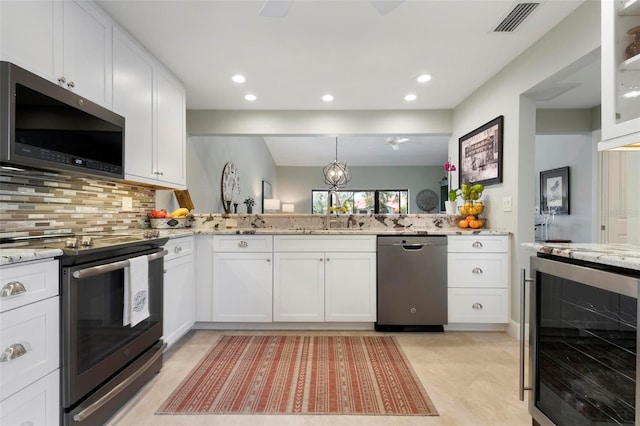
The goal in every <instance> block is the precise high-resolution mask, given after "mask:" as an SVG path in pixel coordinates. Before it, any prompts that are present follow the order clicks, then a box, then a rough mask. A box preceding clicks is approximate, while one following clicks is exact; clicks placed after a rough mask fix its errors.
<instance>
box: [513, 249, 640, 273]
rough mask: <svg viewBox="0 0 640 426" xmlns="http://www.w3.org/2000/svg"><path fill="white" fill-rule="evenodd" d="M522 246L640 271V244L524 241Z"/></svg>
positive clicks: (555, 254) (537, 250)
mask: <svg viewBox="0 0 640 426" xmlns="http://www.w3.org/2000/svg"><path fill="white" fill-rule="evenodd" d="M522 247H523V248H525V249H527V250H531V251H535V252H537V253H546V254H551V255H554V256H559V257H566V258H570V259H577V260H584V261H588V262H594V263H600V264H603V265H610V266H618V267H621V268H627V269H633V270H637V271H640V246H636V245H633V244H595V243H542V242H537V243H524V244H522Z"/></svg>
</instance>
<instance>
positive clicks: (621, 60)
mask: <svg viewBox="0 0 640 426" xmlns="http://www.w3.org/2000/svg"><path fill="white" fill-rule="evenodd" d="M601 7H602V18H601V19H602V50H601V52H602V142H600V143H599V146H598V149H599V150H605V149H613V148H618V147H622V146H628V145H632V144H636V145H637V146H638V147H640V54H639V53H638V52H639V50H640V34H639V33H636V34H629V31H630V30H632V29H634V28H637V27H638V26H640V0H602V2H601ZM636 31H637V30H636ZM634 40H637V41H635V43H636V46H638V47H630V46H631V44H632V43H633V42H634Z"/></svg>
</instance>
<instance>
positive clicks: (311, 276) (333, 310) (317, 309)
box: [273, 235, 376, 322]
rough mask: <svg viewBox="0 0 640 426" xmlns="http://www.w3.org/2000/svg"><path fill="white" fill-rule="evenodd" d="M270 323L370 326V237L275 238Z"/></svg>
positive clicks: (372, 319)
mask: <svg viewBox="0 0 640 426" xmlns="http://www.w3.org/2000/svg"><path fill="white" fill-rule="evenodd" d="M274 252H275V253H274V298H273V309H274V314H273V315H274V321H304V322H307V321H309V322H314V321H315V322H322V321H324V322H375V320H376V273H375V270H376V267H375V265H376V255H375V236H372V235H358V236H351V235H341V236H324V235H323V236H279V235H278V236H275V237H274Z"/></svg>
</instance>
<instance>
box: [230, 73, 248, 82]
mask: <svg viewBox="0 0 640 426" xmlns="http://www.w3.org/2000/svg"><path fill="white" fill-rule="evenodd" d="M231 80H232V81H233V82H234V83H244V82H245V81H247V79H246V78H244V75H240V74H236V75H234V76H233V77H231Z"/></svg>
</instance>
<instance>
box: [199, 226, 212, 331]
mask: <svg viewBox="0 0 640 426" xmlns="http://www.w3.org/2000/svg"><path fill="white" fill-rule="evenodd" d="M212 302H213V235H204V234H203V235H196V321H211V320H213V314H212Z"/></svg>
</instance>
